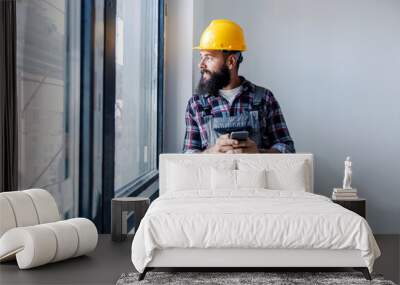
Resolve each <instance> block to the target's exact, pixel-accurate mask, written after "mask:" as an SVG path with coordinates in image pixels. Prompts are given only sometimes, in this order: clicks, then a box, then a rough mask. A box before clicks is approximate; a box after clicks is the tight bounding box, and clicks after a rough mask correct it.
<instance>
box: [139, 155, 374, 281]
mask: <svg viewBox="0 0 400 285" xmlns="http://www.w3.org/2000/svg"><path fill="white" fill-rule="evenodd" d="M313 175H314V167H313V156H312V154H232V155H228V154H226V155H212V154H207V155H199V154H161V155H160V188H159V190H160V197H159V198H157V199H156V200H155V201H154V202H153V203H152V204H151V206H150V208H149V210H148V211H147V213H146V215H145V217H144V218H143V220H142V221H141V223H140V226H139V228H138V229H137V232H136V234H135V237H134V239H133V242H132V262H133V264H134V266H135V268H136V269H137V270H138V271H139V272H140V273H141V274H140V276H139V279H140V280H141V279H143V278H144V277H145V274H146V272H147V271H149V270H151V269H154V268H159V267H163V268H166V267H167V268H172V267H178V268H182V267H196V268H198V267H207V268H209V267H224V268H226V267H232V268H237V269H239V270H244V268H246V267H247V268H250V267H251V268H254V267H260V268H266V267H268V268H270V267H301V268H304V267H318V268H321V267H352V268H355V269H357V270H360V271H362V272H363V274H364V276H365V278H367V279H371V277H370V274H369V273H370V272H372V269H373V264H374V261H375V259H376V258H378V257H379V255H380V250H379V248H378V246H377V244H376V241H375V239H374V237H373V234H372V231H371V229H370V227H369V225H368V223H367V222H366V220H365V219H364V218H362V217H361V216H359V215H357V214H355V213H353V212H351V211H349V210H347V209H345V208H343V207H341V206H340V205H337V204H335V203H333V202H332V201H331V200H330V199H329V198H327V197H324V196H321V195H317V194H314V189H313V187H314V183H313V181H314V178H313Z"/></svg>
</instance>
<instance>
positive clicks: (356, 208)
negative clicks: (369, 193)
mask: <svg viewBox="0 0 400 285" xmlns="http://www.w3.org/2000/svg"><path fill="white" fill-rule="evenodd" d="M332 202H334V203H336V204H339V205H340V206H342V207H344V208H346V209H348V210H350V211H353V212H354V213H356V214H359V215H360V216H361V217H363V218H364V219H365V218H366V203H367V201H366V199H362V198H358V199H354V200H337V199H332Z"/></svg>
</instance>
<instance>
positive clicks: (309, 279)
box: [117, 271, 395, 285]
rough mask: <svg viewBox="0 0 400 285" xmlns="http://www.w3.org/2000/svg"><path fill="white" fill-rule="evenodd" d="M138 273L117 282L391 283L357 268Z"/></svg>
mask: <svg viewBox="0 0 400 285" xmlns="http://www.w3.org/2000/svg"><path fill="white" fill-rule="evenodd" d="M138 276H139V273H127V274H122V275H121V277H120V278H119V279H118V281H117V285H134V284H140V285H145V284H157V285H163V284H172V285H177V284H179V285H186V284H213V285H217V284H221V285H234V284H237V285H239V284H240V285H245V284H267V285H278V284H279V285H297V284H318V285H319V284H328V285H347V284H348V285H350V284H352V285H353V284H356V285H358V284H368V285H370V284H374V285H375V284H379V285H395V283H393V282H392V281H389V280H384V279H383V277H382V275H376V274H372V281H368V280H366V279H365V278H364V276H363V275H362V273H360V272H154V271H150V272H148V273H147V274H146V277H145V279H144V280H142V281H138Z"/></svg>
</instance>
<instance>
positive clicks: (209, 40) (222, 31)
mask: <svg viewBox="0 0 400 285" xmlns="http://www.w3.org/2000/svg"><path fill="white" fill-rule="evenodd" d="M194 49H208V50H237V51H245V50H246V49H247V48H246V41H245V39H244V33H243V30H242V28H241V27H240V26H239V25H238V24H236V23H235V22H233V21H231V20H226V19H220V20H213V21H211V23H210V25H208V27H207V28H206V29H205V30H204V32H203V34H202V35H201V38H200V44H199V46H197V47H194Z"/></svg>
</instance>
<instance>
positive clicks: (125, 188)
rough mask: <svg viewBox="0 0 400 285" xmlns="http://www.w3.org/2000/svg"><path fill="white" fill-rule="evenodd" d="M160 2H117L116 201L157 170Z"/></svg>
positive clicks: (118, 0) (155, 0)
mask: <svg viewBox="0 0 400 285" xmlns="http://www.w3.org/2000/svg"><path fill="white" fill-rule="evenodd" d="M158 5H159V1H158V0H117V11H116V15H117V16H116V39H115V40H116V43H115V62H116V81H115V86H116V94H115V101H116V102H115V180H114V184H115V196H126V195H128V194H129V193H130V192H131V191H132V188H131V187H130V186H131V185H132V183H135V181H137V180H139V179H141V178H143V177H145V176H146V175H148V174H149V173H151V172H152V171H155V170H156V167H157V94H158V93H157V84H158V17H159V15H158V9H159V6H158Z"/></svg>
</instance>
